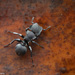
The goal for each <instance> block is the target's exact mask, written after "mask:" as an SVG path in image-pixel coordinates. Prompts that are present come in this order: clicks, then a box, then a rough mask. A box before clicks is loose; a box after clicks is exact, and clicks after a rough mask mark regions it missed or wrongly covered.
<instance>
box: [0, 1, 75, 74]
mask: <svg viewBox="0 0 75 75" xmlns="http://www.w3.org/2000/svg"><path fill="white" fill-rule="evenodd" d="M33 16H34V17H35V20H34V21H35V22H37V23H39V25H40V26H42V27H43V28H46V27H47V26H51V29H49V30H47V31H43V32H42V34H41V35H40V37H39V39H38V40H36V41H37V42H38V43H39V44H40V45H43V46H44V49H42V48H40V47H39V46H37V45H35V44H33V45H32V44H31V43H30V45H31V46H32V48H33V60H34V64H35V66H34V67H32V62H31V58H30V52H29V50H28V52H27V53H26V54H25V56H23V57H19V56H17V55H16V53H15V45H16V43H17V42H15V43H13V44H12V45H11V46H9V47H7V48H4V47H3V46H4V45H7V44H8V43H9V42H10V41H11V40H13V39H15V38H20V37H19V36H17V35H13V34H10V33H7V32H6V31H7V30H10V31H15V32H19V33H22V34H23V35H25V34H26V33H25V28H26V27H28V26H30V25H31V18H32V17H33ZM1 73H2V74H1ZM0 75H75V0H0Z"/></svg>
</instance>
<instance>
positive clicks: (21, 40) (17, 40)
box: [4, 39, 22, 47]
mask: <svg viewBox="0 0 75 75" xmlns="http://www.w3.org/2000/svg"><path fill="white" fill-rule="evenodd" d="M15 41H18V42H22V40H20V39H14V40H12V41H11V42H10V43H9V44H8V45H5V46H4V47H7V46H9V45H11V44H12V43H13V42H15Z"/></svg>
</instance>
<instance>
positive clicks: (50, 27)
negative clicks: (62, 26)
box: [43, 26, 51, 31]
mask: <svg viewBox="0 0 75 75" xmlns="http://www.w3.org/2000/svg"><path fill="white" fill-rule="evenodd" d="M49 28H51V26H48V27H47V28H46V29H43V30H44V31H45V30H47V29H49Z"/></svg>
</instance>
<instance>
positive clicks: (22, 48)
mask: <svg viewBox="0 0 75 75" xmlns="http://www.w3.org/2000/svg"><path fill="white" fill-rule="evenodd" d="M15 51H16V54H17V55H18V56H22V55H24V54H25V53H26V52H27V48H26V47H25V46H22V45H21V44H17V45H16V48H15Z"/></svg>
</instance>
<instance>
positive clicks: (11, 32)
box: [7, 31, 24, 38]
mask: <svg viewBox="0 0 75 75" xmlns="http://www.w3.org/2000/svg"><path fill="white" fill-rule="evenodd" d="M7 32H9V33H13V34H16V35H19V36H21V37H22V38H24V36H23V35H22V34H20V33H17V32H12V31H7Z"/></svg>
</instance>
